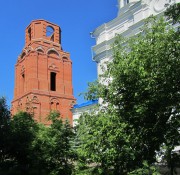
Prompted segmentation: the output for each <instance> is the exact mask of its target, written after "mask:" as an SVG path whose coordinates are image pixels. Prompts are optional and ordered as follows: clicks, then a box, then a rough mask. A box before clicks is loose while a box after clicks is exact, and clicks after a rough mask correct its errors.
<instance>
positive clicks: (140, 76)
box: [77, 17, 180, 174]
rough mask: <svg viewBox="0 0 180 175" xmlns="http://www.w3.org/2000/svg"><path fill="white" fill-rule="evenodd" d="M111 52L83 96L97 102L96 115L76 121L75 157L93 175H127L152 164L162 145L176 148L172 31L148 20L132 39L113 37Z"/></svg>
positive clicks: (176, 66) (179, 102) (179, 71)
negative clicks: (99, 102)
mask: <svg viewBox="0 0 180 175" xmlns="http://www.w3.org/2000/svg"><path fill="white" fill-rule="evenodd" d="M113 51H114V58H113V61H112V62H111V63H109V64H108V65H107V70H106V71H105V72H104V74H103V75H102V76H101V80H100V81H99V83H98V85H97V86H96V88H95V86H94V84H91V85H92V86H89V88H90V91H89V92H88V93H87V94H86V95H87V97H89V98H90V99H91V98H92V97H93V98H94V95H97V96H96V98H102V99H103V103H102V104H101V107H100V109H99V112H96V113H95V114H94V115H89V114H85V115H84V116H82V117H81V119H80V121H79V129H78V132H77V133H78V135H79V142H80V143H81V144H80V146H79V148H78V153H79V155H80V156H81V157H80V158H81V159H80V160H81V165H83V167H81V168H82V169H83V168H84V169H89V172H92V171H91V170H92V167H91V165H93V167H94V170H95V169H97V168H98V169H100V170H99V171H98V172H99V174H106V173H107V171H109V170H111V172H112V174H128V173H130V174H133V173H132V172H135V171H137V170H138V169H139V168H143V167H144V162H146V164H147V165H149V166H151V165H152V164H153V163H155V162H156V155H157V151H160V148H161V146H162V144H165V145H166V146H167V147H166V148H167V149H169V150H170V152H171V151H172V150H173V149H174V147H175V146H176V145H179V144H180V142H179V141H180V134H179V132H178V128H180V116H179V115H180V80H179V77H180V60H179V55H180V53H179V52H180V44H179V35H178V31H176V30H174V28H173V27H171V26H170V25H169V24H168V23H167V22H165V21H164V19H163V18H160V19H156V18H155V17H151V18H149V19H148V20H147V21H145V23H144V27H143V28H142V31H141V33H140V34H138V35H136V36H135V37H131V38H122V37H121V36H118V37H117V39H116V41H115V43H114V47H113ZM91 87H92V88H91ZM82 162H83V163H84V164H83V163H82ZM149 171H150V172H151V173H152V171H154V169H153V168H151V170H149ZM150 172H147V174H148V173H150ZM92 174H93V173H92ZM97 174H98V173H97Z"/></svg>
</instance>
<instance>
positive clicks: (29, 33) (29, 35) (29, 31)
mask: <svg viewBox="0 0 180 175" xmlns="http://www.w3.org/2000/svg"><path fill="white" fill-rule="evenodd" d="M28 37H29V41H31V28H29V29H28Z"/></svg>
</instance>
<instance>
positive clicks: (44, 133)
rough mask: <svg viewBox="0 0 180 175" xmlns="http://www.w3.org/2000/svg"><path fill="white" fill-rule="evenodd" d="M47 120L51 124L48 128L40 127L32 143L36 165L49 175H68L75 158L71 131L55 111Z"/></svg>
mask: <svg viewBox="0 0 180 175" xmlns="http://www.w3.org/2000/svg"><path fill="white" fill-rule="evenodd" d="M48 118H49V120H51V121H52V124H51V125H50V126H49V127H45V126H43V125H41V126H40V129H39V132H38V134H37V137H36V139H35V140H34V143H33V147H34V150H37V154H36V156H37V165H38V166H40V167H42V168H44V169H46V172H47V173H48V174H51V175H61V174H62V175H64V174H66V175H70V174H72V171H73V159H74V157H75V153H74V151H73V149H72V141H73V138H74V132H73V129H72V127H71V125H70V124H69V122H68V121H67V120H65V121H63V120H62V118H61V117H60V114H59V113H58V112H56V111H53V112H51V113H50V114H49V116H48Z"/></svg>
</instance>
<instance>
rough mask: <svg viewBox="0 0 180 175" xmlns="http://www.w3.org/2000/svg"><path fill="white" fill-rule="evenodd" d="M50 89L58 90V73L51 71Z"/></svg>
mask: <svg viewBox="0 0 180 175" xmlns="http://www.w3.org/2000/svg"><path fill="white" fill-rule="evenodd" d="M50 83H51V84H50V89H51V91H56V73H54V72H51V74H50Z"/></svg>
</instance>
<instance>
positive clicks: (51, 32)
mask: <svg viewBox="0 0 180 175" xmlns="http://www.w3.org/2000/svg"><path fill="white" fill-rule="evenodd" d="M46 36H47V37H49V38H50V40H51V41H54V28H53V27H51V26H47V27H46Z"/></svg>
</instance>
